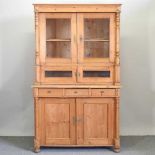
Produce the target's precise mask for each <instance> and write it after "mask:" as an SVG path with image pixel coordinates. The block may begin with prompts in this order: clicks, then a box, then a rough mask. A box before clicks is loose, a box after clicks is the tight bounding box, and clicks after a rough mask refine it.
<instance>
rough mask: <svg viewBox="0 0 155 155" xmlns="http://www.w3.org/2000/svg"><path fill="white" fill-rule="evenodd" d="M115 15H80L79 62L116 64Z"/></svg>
mask: <svg viewBox="0 0 155 155" xmlns="http://www.w3.org/2000/svg"><path fill="white" fill-rule="evenodd" d="M114 20H115V14H114V13H78V14H77V30H78V35H77V36H78V62H80V63H88V62H93V63H95V62H114V52H115V33H114V32H115V25H114V24H115V23H114Z"/></svg>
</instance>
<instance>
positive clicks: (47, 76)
mask: <svg viewBox="0 0 155 155" xmlns="http://www.w3.org/2000/svg"><path fill="white" fill-rule="evenodd" d="M41 82H42V83H52V84H53V83H54V84H55V83H59V84H66V83H68V84H69V83H75V82H76V66H74V65H72V66H71V65H67V66H50V67H42V68H41Z"/></svg>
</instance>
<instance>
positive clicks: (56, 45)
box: [39, 13, 77, 65]
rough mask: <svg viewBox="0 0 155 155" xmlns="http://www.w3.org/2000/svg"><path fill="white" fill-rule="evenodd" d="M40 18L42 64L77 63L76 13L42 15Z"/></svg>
mask: <svg viewBox="0 0 155 155" xmlns="http://www.w3.org/2000/svg"><path fill="white" fill-rule="evenodd" d="M39 17H40V18H39V22H40V27H39V29H40V31H39V32H40V33H39V35H40V54H41V57H40V58H41V63H42V64H55V63H57V64H58V65H61V63H70V64H71V63H75V62H76V61H77V56H76V54H77V47H76V13H41V14H40V16H39Z"/></svg>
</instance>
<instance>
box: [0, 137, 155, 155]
mask: <svg viewBox="0 0 155 155" xmlns="http://www.w3.org/2000/svg"><path fill="white" fill-rule="evenodd" d="M35 154H36V153H34V152H33V137H0V155H35ZM115 154H116V155H117V154H118V155H155V136H129V137H128V136H123V137H121V152H120V153H114V152H113V151H112V150H110V149H108V148H42V149H41V152H40V153H37V154H36V155H115Z"/></svg>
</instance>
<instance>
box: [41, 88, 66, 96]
mask: <svg viewBox="0 0 155 155" xmlns="http://www.w3.org/2000/svg"><path fill="white" fill-rule="evenodd" d="M39 96H40V97H62V96H63V89H39Z"/></svg>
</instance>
